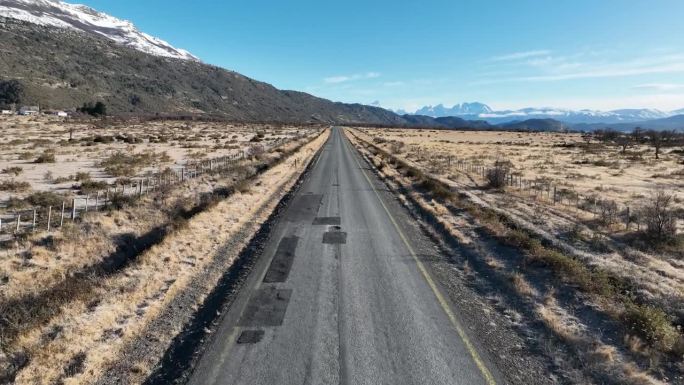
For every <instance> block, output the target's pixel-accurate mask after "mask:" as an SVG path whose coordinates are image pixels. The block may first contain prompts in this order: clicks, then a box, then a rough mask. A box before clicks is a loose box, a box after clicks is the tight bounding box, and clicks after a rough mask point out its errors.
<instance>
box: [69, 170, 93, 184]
mask: <svg viewBox="0 0 684 385" xmlns="http://www.w3.org/2000/svg"><path fill="white" fill-rule="evenodd" d="M73 179H74V180H76V181H79V182H84V181H87V180H90V173H89V172H84V171H79V172H77V173H76V175H74V176H73Z"/></svg>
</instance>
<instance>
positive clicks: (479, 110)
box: [415, 102, 492, 118]
mask: <svg viewBox="0 0 684 385" xmlns="http://www.w3.org/2000/svg"><path fill="white" fill-rule="evenodd" d="M491 112H492V109H491V108H489V106H488V105H486V104H482V103H478V102H474V103H461V104H456V105H454V106H453V107H451V108H449V107H445V106H444V105H443V104H438V105H436V106H426V107H423V108H421V109H419V110H418V111H416V112H415V115H426V116H432V117H435V118H439V117H444V116H462V115H480V114H489V113H491Z"/></svg>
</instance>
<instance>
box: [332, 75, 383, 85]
mask: <svg viewBox="0 0 684 385" xmlns="http://www.w3.org/2000/svg"><path fill="white" fill-rule="evenodd" d="M379 77H380V73H379V72H366V73H359V74H353V75H339V76H330V77H327V78H325V79H323V81H324V82H326V83H328V84H338V83H345V82H350V81H354V80H363V79H375V78H379Z"/></svg>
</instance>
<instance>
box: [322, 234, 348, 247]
mask: <svg viewBox="0 0 684 385" xmlns="http://www.w3.org/2000/svg"><path fill="white" fill-rule="evenodd" d="M323 243H327V244H331V245H340V244H345V243H347V233H345V232H344V231H328V232H326V233H323Z"/></svg>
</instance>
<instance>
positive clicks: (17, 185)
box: [0, 179, 31, 192]
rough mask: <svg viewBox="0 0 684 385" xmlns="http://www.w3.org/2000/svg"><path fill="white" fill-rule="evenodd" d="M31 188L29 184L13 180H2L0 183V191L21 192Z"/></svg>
mask: <svg viewBox="0 0 684 385" xmlns="http://www.w3.org/2000/svg"><path fill="white" fill-rule="evenodd" d="M30 188H31V184H30V183H28V182H25V181H18V180H14V179H10V180H3V181H1V182H0V191H10V192H22V191H27V190H29V189H30Z"/></svg>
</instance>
